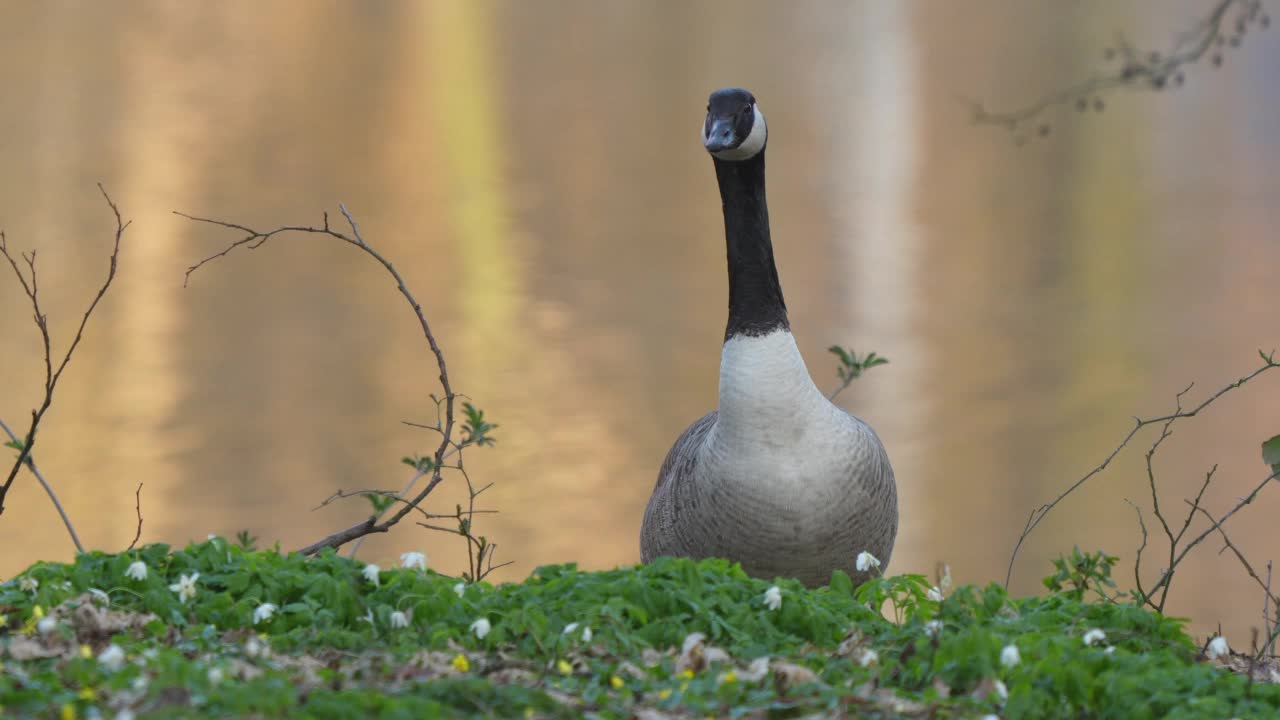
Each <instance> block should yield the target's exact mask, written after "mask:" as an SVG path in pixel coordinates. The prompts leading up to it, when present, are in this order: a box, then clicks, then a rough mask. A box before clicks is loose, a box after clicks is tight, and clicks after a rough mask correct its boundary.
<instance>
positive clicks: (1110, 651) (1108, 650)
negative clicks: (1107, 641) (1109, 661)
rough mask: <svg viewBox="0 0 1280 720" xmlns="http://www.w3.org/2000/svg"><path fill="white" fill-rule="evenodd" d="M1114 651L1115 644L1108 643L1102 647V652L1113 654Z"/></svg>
mask: <svg viewBox="0 0 1280 720" xmlns="http://www.w3.org/2000/svg"><path fill="white" fill-rule="evenodd" d="M1115 651H1116V646H1115V645H1108V646H1107V647H1106V648H1104V649H1103V651H1102V652H1104V653H1106V654H1107V655H1113V654H1115Z"/></svg>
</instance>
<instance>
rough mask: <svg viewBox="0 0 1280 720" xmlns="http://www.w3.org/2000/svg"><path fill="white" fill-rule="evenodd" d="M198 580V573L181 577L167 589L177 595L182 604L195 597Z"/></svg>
mask: <svg viewBox="0 0 1280 720" xmlns="http://www.w3.org/2000/svg"><path fill="white" fill-rule="evenodd" d="M199 579H200V573H191V574H190V575H182V576H181V577H179V578H178V582H176V583H174V584H172V585H170V586H169V589H170V590H172V591H174V592H176V593H178V599H179V600H181V601H182V602H183V603H186V602H187V601H188V600H190V599H191V598H193V597H195V596H196V580H199Z"/></svg>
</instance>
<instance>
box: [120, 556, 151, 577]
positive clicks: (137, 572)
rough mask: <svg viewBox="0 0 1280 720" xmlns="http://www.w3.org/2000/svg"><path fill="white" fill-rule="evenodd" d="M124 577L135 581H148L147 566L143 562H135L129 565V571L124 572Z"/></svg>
mask: <svg viewBox="0 0 1280 720" xmlns="http://www.w3.org/2000/svg"><path fill="white" fill-rule="evenodd" d="M124 576H125V577H127V578H132V579H134V580H146V579H147V564H146V563H144V562H142V561H141V560H135V561H133V562H132V563H130V564H129V569H127V570H125V571H124Z"/></svg>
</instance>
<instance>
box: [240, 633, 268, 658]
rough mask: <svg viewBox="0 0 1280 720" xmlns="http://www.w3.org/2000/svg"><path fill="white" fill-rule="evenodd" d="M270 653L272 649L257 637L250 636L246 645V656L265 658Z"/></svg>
mask: <svg viewBox="0 0 1280 720" xmlns="http://www.w3.org/2000/svg"><path fill="white" fill-rule="evenodd" d="M270 651H271V648H269V647H267V644H266V643H265V642H263V641H262V640H261V639H260V638H259V637H258V636H257V635H250V636H249V639H248V640H246V641H245V643H244V654H245V655H248V656H249V657H265V656H266V655H267V653H269V652H270Z"/></svg>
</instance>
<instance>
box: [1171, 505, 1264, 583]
mask: <svg viewBox="0 0 1280 720" xmlns="http://www.w3.org/2000/svg"><path fill="white" fill-rule="evenodd" d="M1185 502H1186V503H1187V504H1188V505H1190V506H1191V511H1192V512H1199V513H1200V514H1202V515H1204V516H1205V518H1206V519H1207V520H1208V521H1209V522H1210V523H1211V524H1212V525H1213V529H1214V530H1217V531H1218V534H1219V535H1221V536H1222V542H1224V543H1225V545H1224V546H1223V548H1222V550H1224V551H1225V550H1230V551H1231V552H1232V553H1233V554H1234V555H1235V556H1236V559H1237V560H1239V561H1240V564H1241V565H1243V566H1244V569H1245V572H1247V573H1249V577H1251V578H1253V580H1254V582H1256V583H1258V587H1260V588H1262V592H1263V593H1265V594H1266V596H1267V597H1269V598H1270V600H1271V602H1273V603H1274V602H1276V600H1277V598H1276V597H1275V596H1274V595H1271V590H1270V588H1268V587H1267V582H1266V581H1265V580H1263V579H1262V578H1261V577H1259V576H1258V573H1257V572H1255V571H1254V569H1253V566H1252V565H1250V564H1249V561H1248V560H1246V559H1245V557H1244V553H1242V552H1240V548H1238V547H1236V546H1235V544H1234V543H1232V542H1231V538H1230V537H1228V536H1227V531H1226V530H1225V529H1223V527H1222V523H1220V522H1218V521H1217V520H1214V519H1213V515H1211V514H1210V513H1209V511H1208V510H1205V509H1204V508H1202V507H1198V506H1196V505H1194V504H1192V503H1191V502H1190V501H1185ZM1220 552H1221V551H1220Z"/></svg>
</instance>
